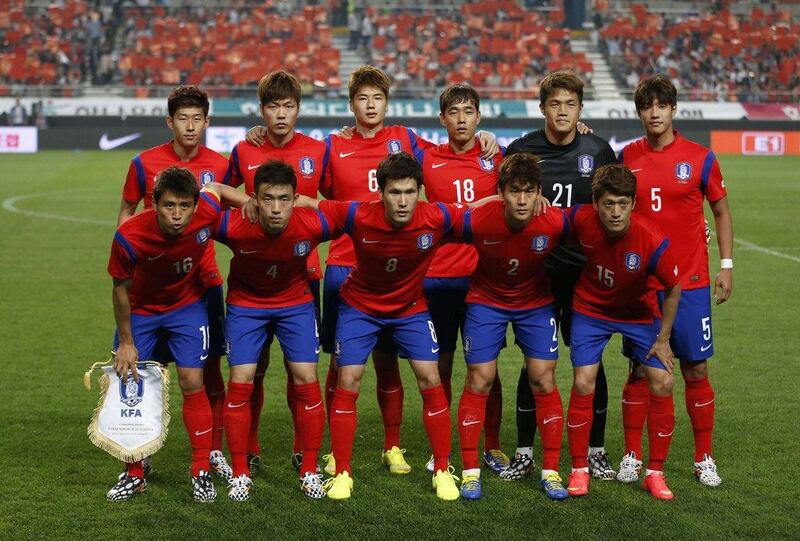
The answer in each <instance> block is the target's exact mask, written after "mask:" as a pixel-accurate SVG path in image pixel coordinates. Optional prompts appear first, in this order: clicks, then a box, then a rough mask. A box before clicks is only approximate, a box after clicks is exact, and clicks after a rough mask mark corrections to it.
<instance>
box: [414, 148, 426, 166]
mask: <svg viewBox="0 0 800 541" xmlns="http://www.w3.org/2000/svg"><path fill="white" fill-rule="evenodd" d="M414 159H415V160H417V163H418V164H420V165H422V162H423V161H424V160H425V151H424V150H422V149H421V148H418V149H417V150H416V152H414Z"/></svg>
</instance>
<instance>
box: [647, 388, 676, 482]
mask: <svg viewBox="0 0 800 541" xmlns="http://www.w3.org/2000/svg"><path fill="white" fill-rule="evenodd" d="M674 430H675V404H674V402H673V401H672V395H669V396H656V395H650V409H649V410H648V412H647V441H648V442H649V443H650V459H649V460H648V461H647V468H648V469H651V470H657V471H663V469H664V461H665V460H667V455H668V454H669V444H670V442H672V432H673V431H674Z"/></svg>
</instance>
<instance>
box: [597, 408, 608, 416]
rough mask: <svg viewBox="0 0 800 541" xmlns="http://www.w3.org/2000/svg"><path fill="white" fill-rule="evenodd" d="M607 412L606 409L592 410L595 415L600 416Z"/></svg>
mask: <svg viewBox="0 0 800 541" xmlns="http://www.w3.org/2000/svg"><path fill="white" fill-rule="evenodd" d="M607 411H608V408H606V409H604V410H594V413H595V415H600V414H601V413H605V412H607Z"/></svg>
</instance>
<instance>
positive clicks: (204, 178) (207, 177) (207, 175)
mask: <svg viewBox="0 0 800 541" xmlns="http://www.w3.org/2000/svg"><path fill="white" fill-rule="evenodd" d="M209 182H214V173H212V172H211V171H202V172H201V173H200V186H205V185H206V184H208V183H209Z"/></svg>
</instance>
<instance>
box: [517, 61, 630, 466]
mask: <svg viewBox="0 0 800 541" xmlns="http://www.w3.org/2000/svg"><path fill="white" fill-rule="evenodd" d="M539 110H540V111H541V112H542V114H543V115H544V118H545V126H544V129H541V130H536V131H533V132H531V133H529V134H527V135H525V136H523V137H521V138H519V139H517V140H516V141H514V142H513V143H511V144H510V145H509V147H508V151H507V152H506V155H507V156H511V155H513V154H516V153H518V152H530V153H532V154H535V155H536V156H538V157H539V158H540V161H539V167H540V168H541V170H542V195H543V196H544V197H546V198H547V199H548V200H550V201H551V202H552V204H553V206H557V207H562V208H563V207H570V206H574V205H577V204H582V203H591V197H592V190H591V179H592V174H593V173H594V171H595V170H597V169H598V168H599V167H601V166H603V165H606V164H611V163H616V158H615V156H614V151H613V150H611V147H610V146H609V145H608V143H607V142H606V141H604V140H603V139H601V138H599V137H597V136H596V135H594V134H591V133H587V134H582V133H579V131H578V127H577V125H578V117H579V116H580V113H581V111H582V110H583V81H581V79H580V78H579V77H578V76H577V75H575V74H574V73H572V72H570V71H556V72H553V73H550V74H548V75H547V76H545V77H544V78H543V79H542V81H541V83H540V84H539ZM583 264H584V258H583V256H582V255H581V253H580V251H578V250H576V249H575V248H573V247H571V246H560V247H559V248H557V249H556V250H555V251H554V252H553V254H552V255H550V257H548V258H547V260H546V262H545V265H546V268H547V274H548V276H549V277H550V286H551V288H552V292H553V295H554V296H555V303H556V320H557V321H558V325H559V328H560V329H561V337H562V339H563V340H564V344H565V345H566V346H569V345H570V318H571V314H572V291H573V287H574V285H575V282H576V281H577V280H578V276H580V273H581V269H582V267H583ZM525 371H526V366H525V365H523V367H522V371H521V373H520V377H519V381H518V382H517V439H518V441H517V451H516V453H515V455H514V458H513V459H512V460H511V465H510V466H509V467H508V468H507V469H506V470H505V471H504V472H503V473H502V474H501V477H503V478H504V479H509V480H510V479H521V478H522V477H524V476H525V475H527V474H528V473H530V472H532V471H533V467H534V464H533V440H534V436H535V435H536V426H537V425H536V418H537V414H536V401H535V399H534V396H533V394H532V393H531V389H530V386H529V385H528V377H527V375H526V373H525ZM607 409H608V388H607V385H606V378H605V371H604V370H603V364H602V362H601V363H600V369H599V371H598V374H597V392H596V393H595V403H594V418H593V422H592V436H591V442H590V448H589V455H590V456H589V464H590V467H591V470H592V475H593V476H594V477H596V478H599V479H613V478H614V475H615V474H616V472H615V471H614V470H613V469H612V467H611V462H610V461H609V458H608V454H607V453H606V451H605V447H604V445H605V443H604V442H605V425H606V410H607Z"/></svg>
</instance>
